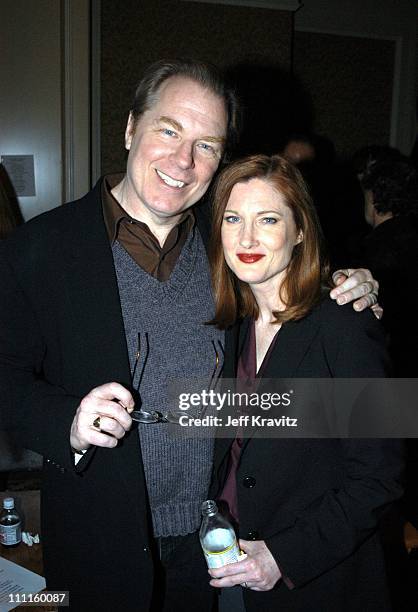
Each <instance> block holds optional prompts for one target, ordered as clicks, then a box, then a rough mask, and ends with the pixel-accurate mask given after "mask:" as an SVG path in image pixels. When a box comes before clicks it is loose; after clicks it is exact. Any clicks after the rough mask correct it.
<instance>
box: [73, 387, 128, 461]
mask: <svg viewBox="0 0 418 612" xmlns="http://www.w3.org/2000/svg"><path fill="white" fill-rule="evenodd" d="M134 405H135V403H134V400H133V397H132V395H131V393H130V391H128V390H127V389H125V387H123V386H122V385H120V384H119V383H114V382H112V383H107V384H105V385H101V386H100V387H96V388H95V389H93V390H92V391H90V393H88V394H87V395H86V396H85V397H84V398H83V399H82V400H81V402H80V405H79V407H78V408H77V412H76V414H75V417H74V420H73V422H72V425H71V433H70V444H71V447H72V448H73V449H74V450H76V451H81V450H87V449H88V448H89V446H91V445H92V444H94V445H95V446H104V447H107V448H114V447H115V446H116V445H117V443H118V440H119V439H120V438H123V436H124V435H125V433H126V432H127V431H128V430H129V429H130V428H131V425H132V419H131V417H130V416H129V412H132V410H133V409H134ZM97 417H100V429H98V428H97V427H95V426H94V425H93V422H94V420H95V419H97ZM109 434H110V435H109Z"/></svg>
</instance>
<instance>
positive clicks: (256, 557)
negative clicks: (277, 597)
mask: <svg viewBox="0 0 418 612" xmlns="http://www.w3.org/2000/svg"><path fill="white" fill-rule="evenodd" d="M239 545H240V548H241V550H242V551H244V553H246V555H247V557H246V558H245V559H244V560H243V561H238V562H237V563H230V564H229V565H224V566H223V567H218V568H216V569H210V570H209V574H210V575H211V576H212V580H211V581H210V584H211V586H213V587H217V588H224V587H231V586H234V585H236V584H241V585H242V586H244V587H247V588H249V589H252V590H253V591H270V590H271V589H272V588H273V587H274V585H275V584H276V582H277V581H278V580H280V578H281V577H282V574H281V571H280V570H279V568H278V565H277V563H276V561H275V560H274V557H273V555H272V554H271V552H270V551H269V549H268V548H267V546H266V544H265V542H264V540H257V541H255V542H252V541H248V540H240V541H239Z"/></svg>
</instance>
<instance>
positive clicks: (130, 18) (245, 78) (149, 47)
mask: <svg viewBox="0 0 418 612" xmlns="http://www.w3.org/2000/svg"><path fill="white" fill-rule="evenodd" d="M101 7H102V8H101V155H102V172H104V173H106V172H115V171H118V170H120V169H123V168H124V166H125V153H124V131H125V125H126V120H127V116H128V111H129V107H130V104H131V101H132V96H133V92H134V89H135V85H136V84H137V82H138V81H139V79H140V77H141V74H142V71H143V69H144V67H145V66H147V65H148V64H149V63H151V62H153V61H155V60H157V59H161V58H164V57H180V56H187V57H196V58H198V59H201V60H204V61H211V62H213V63H215V64H217V65H219V66H221V67H223V68H228V69H231V72H232V73H233V75H234V78H238V80H239V83H240V91H241V95H242V96H243V98H244V101H245V103H246V106H247V107H248V110H247V118H246V125H247V132H246V135H245V136H244V141H243V149H242V152H247V151H249V150H251V148H253V149H254V150H262V149H264V150H270V149H271V148H273V146H275V142H277V140H278V139H279V138H280V132H281V129H282V127H283V126H284V125H285V124H286V121H287V118H286V113H288V108H289V104H288V102H289V94H288V91H289V89H288V79H289V77H288V74H289V71H290V67H291V66H290V62H291V40H292V15H291V13H290V12H286V11H276V10H269V9H256V8H250V7H238V6H225V5H214V4H202V3H198V2H182V1H181V0H141V1H138V0H124V2H115V0H102V3H101ZM254 106H258V108H259V111H257V112H255V111H253V108H254ZM279 126H281V127H279Z"/></svg>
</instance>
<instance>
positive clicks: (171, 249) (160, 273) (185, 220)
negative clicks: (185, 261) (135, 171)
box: [102, 174, 195, 281]
mask: <svg viewBox="0 0 418 612" xmlns="http://www.w3.org/2000/svg"><path fill="white" fill-rule="evenodd" d="M123 176H124V175H123V174H110V175H107V176H105V177H104V181H103V184H102V206H103V217H104V221H105V225H106V229H107V233H108V236H109V240H110V243H111V244H112V245H113V244H114V242H115V241H116V240H117V241H118V242H119V243H120V244H121V245H122V246H123V248H124V249H125V251H127V252H128V253H129V255H130V256H131V257H132V259H133V260H134V261H135V262H136V263H137V264H138V265H139V266H141V268H142V269H143V270H145V272H148V274H151V275H152V276H153V277H154V278H156V279H158V280H159V281H166V280H168V279H169V278H170V274H171V272H172V271H173V269H174V266H175V265H176V262H177V259H178V257H179V255H180V253H181V250H182V248H183V246H184V243H185V242H186V240H187V237H188V235H189V232H190V231H191V229H192V228H193V226H194V223H195V219H194V215H193V212H192V211H191V210H190V209H188V210H186V211H185V212H184V214H183V216H182V218H181V220H180V222H179V223H178V224H177V225H176V226H175V227H173V229H172V230H171V231H170V233H169V234H168V236H167V238H166V240H165V242H164V245H163V246H162V247H161V246H160V243H159V242H158V240H157V238H156V237H155V236H154V234H153V233H152V232H151V231H150V229H149V227H148V226H147V225H146V223H142V222H141V221H138V220H136V219H134V218H133V217H131V216H130V215H129V214H128V213H127V212H126V210H124V209H123V208H122V206H121V205H120V204H119V202H118V201H117V200H116V198H115V197H114V196H113V195H112V193H111V190H112V189H113V187H115V186H116V185H117V184H118V183H120V181H121V180H122V179H123Z"/></svg>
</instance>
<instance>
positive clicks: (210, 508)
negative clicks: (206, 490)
mask: <svg viewBox="0 0 418 612" xmlns="http://www.w3.org/2000/svg"><path fill="white" fill-rule="evenodd" d="M217 512H218V506H217V505H216V502H215V501H214V500H213V499H207V500H206V501H204V502H203V504H202V514H203V516H205V515H206V516H213V515H214V514H216V513H217Z"/></svg>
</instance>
